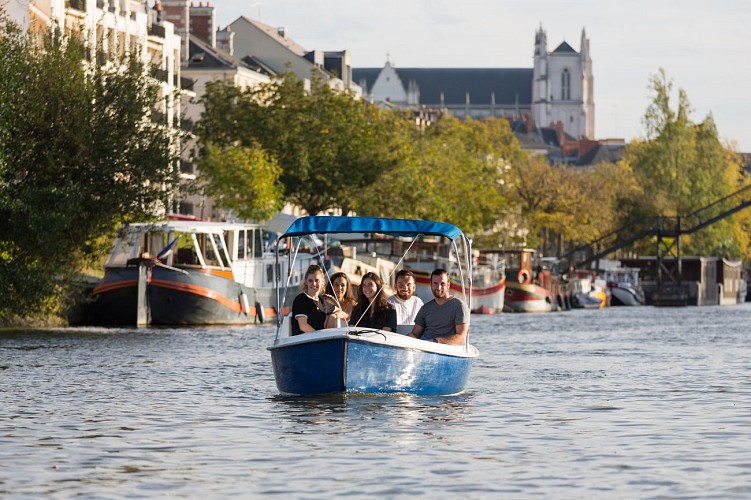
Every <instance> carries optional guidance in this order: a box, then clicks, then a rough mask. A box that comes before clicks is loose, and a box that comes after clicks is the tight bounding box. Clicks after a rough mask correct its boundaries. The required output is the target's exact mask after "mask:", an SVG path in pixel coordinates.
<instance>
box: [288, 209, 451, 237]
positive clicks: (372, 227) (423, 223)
mask: <svg viewBox="0 0 751 500" xmlns="http://www.w3.org/2000/svg"><path fill="white" fill-rule="evenodd" d="M331 233H381V234H390V235H393V236H417V235H418V234H423V235H430V236H445V237H447V238H450V239H452V240H455V239H456V238H458V237H459V236H461V235H462V232H461V230H460V229H459V228H458V227H456V226H454V225H453V224H447V223H445V222H431V221H427V220H413V219H384V218H381V217H341V216H334V215H324V216H320V215H316V216H308V217H300V218H299V219H297V220H296V221H295V222H293V223H292V225H291V226H289V228H288V229H287V231H286V232H285V233H284V234H283V235H282V236H281V238H286V237H290V236H305V235H307V234H331Z"/></svg>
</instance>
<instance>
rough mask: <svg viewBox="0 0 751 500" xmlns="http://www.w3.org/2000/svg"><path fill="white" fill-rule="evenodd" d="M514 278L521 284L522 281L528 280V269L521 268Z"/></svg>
mask: <svg viewBox="0 0 751 500" xmlns="http://www.w3.org/2000/svg"><path fill="white" fill-rule="evenodd" d="M516 279H517V280H519V283H521V284H522V285H523V284H524V283H527V282H528V281H529V271H527V270H526V269H522V270H520V271H519V274H517V275H516Z"/></svg>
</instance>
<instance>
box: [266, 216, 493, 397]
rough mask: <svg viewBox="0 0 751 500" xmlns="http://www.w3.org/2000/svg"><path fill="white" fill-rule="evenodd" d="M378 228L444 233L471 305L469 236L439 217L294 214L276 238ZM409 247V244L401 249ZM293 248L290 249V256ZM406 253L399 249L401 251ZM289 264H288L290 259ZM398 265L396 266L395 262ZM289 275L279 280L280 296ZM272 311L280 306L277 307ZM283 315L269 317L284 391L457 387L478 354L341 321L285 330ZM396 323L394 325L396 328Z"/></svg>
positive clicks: (446, 390)
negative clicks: (324, 326)
mask: <svg viewBox="0 0 751 500" xmlns="http://www.w3.org/2000/svg"><path fill="white" fill-rule="evenodd" d="M358 233H360V234H361V233H367V234H373V233H377V234H384V235H391V236H399V237H404V238H406V240H405V241H407V242H409V241H413V242H414V241H417V240H418V239H419V238H421V237H423V236H430V237H436V236H439V237H444V238H447V239H448V240H449V241H450V242H451V244H452V247H453V250H454V253H455V254H456V256H457V261H458V262H460V263H461V266H460V273H461V275H460V276H459V278H461V281H462V283H463V284H464V289H463V293H464V296H465V297H468V302H469V304H468V305H469V306H470V308H471V306H472V304H471V300H472V297H471V292H470V289H471V285H472V284H471V276H472V259H471V255H472V253H471V242H470V240H469V239H468V238H467V237H466V236H465V235H464V234H463V233H462V232H461V231H460V230H459V229H458V228H457V227H456V226H453V225H451V224H446V223H442V222H430V221H422V220H405V219H384V218H369V217H338V216H312V217H302V218H300V219H297V220H296V221H295V222H294V223H293V224H292V225H291V226H290V227H289V229H287V231H286V233H285V234H283V235H281V236H280V237H279V240H281V239H285V238H298V242H297V245H296V246H297V248H299V246H300V243H301V241H302V240H304V239H305V238H306V237H307V236H309V235H326V234H358ZM408 246H409V247H410V248H411V247H412V245H408ZM407 251H409V248H408V249H407ZM296 253H297V252H296V251H295V252H294V253H293V255H292V256H291V258H292V261H293V262H294V259H295V258H296ZM405 255H406V253H405ZM290 267H294V266H290ZM397 267H398V265H397ZM289 285H290V280H289V279H288V280H287V283H286V284H285V285H284V286H282V284H281V283H280V286H279V292H278V293H279V296H280V297H286V296H287V293H286V289H287V288H288V287H289ZM279 310H280V311H282V310H284V308H283V307H282V308H279ZM291 321H293V319H292V318H291V317H290V316H289V315H286V316H282V315H281V314H279V315H278V316H277V334H276V338H275V339H274V343H273V345H271V346H269V347H268V349H269V351H270V352H271V362H272V365H273V369H274V377H275V379H276V385H277V387H278V389H279V391H280V392H282V393H285V394H298V395H314V394H328V393H412V394H419V395H450V394H458V393H461V392H462V391H463V390H464V388H465V386H466V383H467V379H468V377H469V372H470V368H471V366H472V363H473V361H474V359H475V358H476V357H477V356H478V355H479V352H478V350H477V349H476V348H475V347H474V346H472V345H470V344H469V343H468V341H467V343H465V345H445V344H437V343H435V342H427V341H424V340H419V339H415V338H412V337H409V336H407V335H402V334H400V333H395V332H388V331H383V330H375V329H372V328H362V327H358V326H356V325H355V326H342V327H338V328H329V329H324V330H318V331H314V332H311V333H303V334H302V335H296V336H292V335H291V329H290V322H291ZM398 330H400V331H401V330H402V329H401V328H399V329H398Z"/></svg>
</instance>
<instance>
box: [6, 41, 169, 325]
mask: <svg viewBox="0 0 751 500" xmlns="http://www.w3.org/2000/svg"><path fill="white" fill-rule="evenodd" d="M88 60H89V53H88V51H87V50H86V48H85V47H84V46H83V44H82V43H81V42H79V41H78V39H76V38H75V37H67V36H61V35H60V34H59V33H50V34H47V35H46V36H44V42H43V43H42V44H36V43H34V42H33V41H32V39H29V38H26V37H25V35H24V34H22V33H20V32H19V31H18V30H17V29H16V28H15V27H13V26H10V27H9V29H8V33H7V36H5V37H3V38H0V248H1V249H2V253H1V254H0V260H2V267H1V268H0V270H1V271H2V273H3V274H2V275H0V281H2V282H3V283H4V286H3V287H0V290H2V291H0V320H1V319H2V318H3V317H6V316H7V315H8V314H9V313H10V312H13V313H15V314H25V313H29V312H31V313H33V312H34V311H37V310H38V304H42V303H45V301H46V300H47V298H48V297H50V295H51V294H52V293H54V291H55V285H54V284H55V283H56V282H57V280H58V279H59V278H63V277H64V275H65V273H66V272H72V271H73V270H75V269H78V268H79V267H81V266H82V265H84V264H85V263H86V262H87V261H88V260H89V259H91V258H93V257H95V256H96V255H97V253H98V252H99V251H100V250H101V236H102V235H103V234H109V233H111V232H112V231H113V228H114V227H116V226H117V224H118V222H120V221H125V220H128V219H132V218H136V217H138V218H141V217H145V216H148V215H149V213H150V210H151V209H152V208H153V207H154V206H155V205H157V204H159V203H161V204H162V205H163V204H164V203H163V200H164V199H165V198H166V197H167V193H166V191H165V186H169V185H170V184H171V183H172V182H173V181H174V176H175V172H174V169H173V168H172V165H174V161H175V159H176V158H175V155H174V153H173V152H174V151H175V149H176V148H175V137H174V136H173V135H172V133H171V132H170V131H169V130H168V129H167V128H166V127H165V126H164V125H162V124H158V123H153V122H152V121H150V120H149V119H148V114H149V113H150V112H151V110H153V109H154V108H155V107H156V106H157V104H158V98H159V93H158V87H157V84H156V83H154V82H152V81H151V80H149V79H148V78H147V77H146V75H145V72H144V68H143V67H142V65H141V64H140V63H139V62H138V58H137V56H134V57H132V58H128V59H125V60H123V61H118V64H114V65H109V66H103V67H99V66H92V65H90V64H88V63H87V61H88Z"/></svg>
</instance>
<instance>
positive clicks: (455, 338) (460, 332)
mask: <svg viewBox="0 0 751 500" xmlns="http://www.w3.org/2000/svg"><path fill="white" fill-rule="evenodd" d="M468 331H469V324H468V323H462V324H460V325H456V333H454V334H453V335H444V336H443V337H436V338H435V342H436V343H438V344H447V345H464V343H465V342H466V340H467V332H468Z"/></svg>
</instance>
